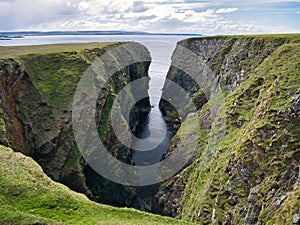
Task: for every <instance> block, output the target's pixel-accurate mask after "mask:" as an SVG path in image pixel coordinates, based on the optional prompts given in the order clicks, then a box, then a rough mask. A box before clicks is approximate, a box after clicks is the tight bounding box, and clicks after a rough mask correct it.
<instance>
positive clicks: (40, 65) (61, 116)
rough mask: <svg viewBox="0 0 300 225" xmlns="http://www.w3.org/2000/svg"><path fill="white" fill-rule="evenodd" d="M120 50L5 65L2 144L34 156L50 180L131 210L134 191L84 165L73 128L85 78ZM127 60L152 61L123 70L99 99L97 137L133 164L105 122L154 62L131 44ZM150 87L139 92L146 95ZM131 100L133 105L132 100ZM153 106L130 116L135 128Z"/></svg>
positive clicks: (145, 103)
mask: <svg viewBox="0 0 300 225" xmlns="http://www.w3.org/2000/svg"><path fill="white" fill-rule="evenodd" d="M116 46H118V44H111V45H107V46H105V47H101V48H93V49H81V50H69V51H60V52H55V53H42V54H26V55H20V56H18V57H17V58H14V59H3V60H1V61H0V90H1V93H0V143H1V144H3V145H5V146H9V147H11V148H13V149H14V150H16V151H20V152H22V153H24V154H25V155H27V156H31V157H32V158H33V159H35V160H36V161H37V162H38V163H39V164H40V165H41V166H42V168H43V170H44V171H45V173H46V174H47V175H49V176H50V177H51V178H52V179H54V180H55V181H59V182H61V183H63V184H66V185H67V186H69V187H70V188H72V189H73V190H75V191H79V192H81V193H85V194H86V195H87V196H89V197H90V198H91V199H93V200H97V201H99V202H103V203H107V204H112V205H121V206H128V205H130V204H132V202H133V201H135V198H136V195H135V192H134V190H133V189H132V188H131V187H127V186H123V185H118V184H115V183H113V182H110V181H108V180H106V179H105V178H103V177H101V176H99V175H98V174H97V173H95V172H94V171H93V169H92V168H90V167H89V166H88V165H87V164H86V162H85V161H84V159H83V158H82V156H81V154H80V152H79V150H78V148H77V146H76V142H75V139H74V136H73V130H72V122H71V120H72V119H71V117H72V100H73V96H74V93H75V89H76V86H77V84H78V82H79V80H80V78H81V76H82V75H83V73H84V72H85V70H86V69H87V68H88V66H89V65H90V64H91V63H92V61H93V60H94V59H95V58H96V57H99V56H101V55H102V54H104V53H106V52H107V51H108V50H109V49H111V48H113V47H116ZM128 54H132V55H133V56H134V57H135V58H136V61H141V60H140V59H142V58H145V55H146V58H148V61H146V62H141V63H135V64H133V65H129V66H127V67H126V68H122V69H121V70H119V71H118V72H117V73H116V74H114V75H113V76H112V77H111V79H110V80H109V81H108V82H107V84H106V85H105V87H104V88H103V89H102V91H101V93H100V95H99V99H98V101H97V107H98V110H102V114H101V115H102V116H101V117H100V118H99V116H97V115H96V119H97V121H98V122H99V126H98V132H99V136H100V137H101V140H102V142H103V143H105V144H106V146H107V149H108V151H109V152H111V153H112V154H114V155H115V157H116V158H118V159H120V160H122V161H124V162H127V163H132V162H131V160H130V153H131V152H130V149H128V148H125V147H122V146H121V145H120V143H118V142H117V141H116V137H115V135H114V133H113V131H112V128H111V126H110V117H109V116H107V115H109V113H110V110H111V107H112V102H113V101H114V98H115V96H116V95H117V93H118V91H119V90H121V89H122V88H123V87H125V85H126V84H128V83H129V82H130V81H134V80H136V79H138V78H142V77H147V76H148V75H147V72H148V67H149V64H150V61H151V58H150V54H149V52H148V51H147V49H146V48H145V47H143V46H142V45H139V44H133V45H132V46H131V48H130V49H128ZM141 54H144V56H143V57H142V55H141ZM115 60H116V61H115V62H113V63H118V61H117V60H118V59H115ZM103 63H104V64H105V63H107V62H103ZM106 66H107V67H109V66H110V65H106ZM147 85H148V84H147V83H145V86H144V87H141V88H142V89H143V90H144V91H145V92H147ZM146 96H147V93H146ZM127 100H128V101H133V102H135V100H134V99H133V98H130V97H129V98H128V99H127ZM149 106H150V103H149V99H148V98H146V99H143V100H142V101H140V102H139V105H137V106H136V108H135V109H134V110H133V113H132V114H131V121H130V123H131V124H130V126H131V127H132V128H134V126H136V121H137V120H138V118H139V115H140V114H141V113H145V112H147V110H149Z"/></svg>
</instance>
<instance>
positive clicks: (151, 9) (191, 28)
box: [0, 0, 300, 34]
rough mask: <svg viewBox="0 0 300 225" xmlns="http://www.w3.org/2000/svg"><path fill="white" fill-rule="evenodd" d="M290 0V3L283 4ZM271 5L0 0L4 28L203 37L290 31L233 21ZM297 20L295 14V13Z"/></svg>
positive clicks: (0, 27) (179, 0)
mask: <svg viewBox="0 0 300 225" xmlns="http://www.w3.org/2000/svg"><path fill="white" fill-rule="evenodd" d="M287 1H290V0H284V1H283V2H287ZM293 2H298V0H297V1H293ZM299 2H300V0H299ZM269 3H279V0H263V1H259V0H252V1H251V2H249V1H245V0H242V1H236V0H220V1H212V0H205V1H198V2H195V1H191V0H189V1H187V0H173V1H166V0H67V1H64V0H42V1H37V0H0V30H10V29H19V30H28V29H31V30H135V31H137V30H141V31H150V32H192V33H204V34H214V33H215V34H218V33H243V32H245V33H257V32H268V31H271V32H272V31H273V32H275V30H285V31H288V30H287V28H285V29H284V28H282V27H278V26H277V25H275V26H276V28H275V26H264V25H263V24H261V23H262V22H261V21H256V22H257V23H255V21H252V22H249V21H240V19H242V18H240V19H239V18H237V19H230V18H232V17H231V14H230V13H233V12H236V11H237V10H244V11H243V12H246V11H245V6H247V7H248V6H255V7H256V6H257V7H259V6H261V4H269ZM271 5H272V4H271ZM269 8H270V7H269ZM293 10H294V12H295V11H296V10H298V9H296V10H295V9H293ZM296 13H297V14H299V10H298V11H296ZM225 14H226V15H225ZM294 16H297V15H295V13H294ZM8 21H9V22H8ZM283 25H284V24H283ZM283 25H282V26H283Z"/></svg>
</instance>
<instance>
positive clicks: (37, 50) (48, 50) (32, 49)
mask: <svg viewBox="0 0 300 225" xmlns="http://www.w3.org/2000/svg"><path fill="white" fill-rule="evenodd" d="M116 44H118V43H116V42H93V43H72V44H50V45H29V46H5V47H1V46H0V59H6V58H19V57H20V56H24V55H28V54H53V53H59V52H72V51H82V50H85V49H93V48H99V49H102V48H104V47H107V46H110V45H116Z"/></svg>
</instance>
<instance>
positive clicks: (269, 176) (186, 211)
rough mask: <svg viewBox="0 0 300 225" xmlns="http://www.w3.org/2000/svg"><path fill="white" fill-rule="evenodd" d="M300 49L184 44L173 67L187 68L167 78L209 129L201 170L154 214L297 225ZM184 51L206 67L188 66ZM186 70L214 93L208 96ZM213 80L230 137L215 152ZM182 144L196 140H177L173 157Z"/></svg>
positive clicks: (255, 43)
mask: <svg viewBox="0 0 300 225" xmlns="http://www.w3.org/2000/svg"><path fill="white" fill-rule="evenodd" d="M298 42H299V35H298V36H297V35H294V36H280V35H278V36H276V35H274V36H266V37H264V36H257V37H250V36H248V37H242V36H241V37H211V38H191V39H187V40H184V41H181V42H179V43H178V46H177V49H176V50H175V52H174V54H173V57H172V64H173V65H176V63H177V61H180V60H184V61H185V62H186V63H185V65H186V68H183V70H182V69H178V68H176V67H171V68H170V70H169V72H168V75H167V78H168V79H170V80H172V81H174V82H176V83H177V84H179V85H180V86H181V87H182V88H184V89H185V90H186V91H187V92H188V93H189V94H190V96H191V98H192V101H193V103H194V104H195V105H196V108H197V110H198V111H197V113H198V115H199V124H200V127H201V129H200V130H199V138H198V141H197V142H198V143H197V147H196V156H195V158H194V159H195V160H194V162H190V164H189V165H187V166H186V167H185V168H183V170H182V171H181V172H180V173H179V174H177V175H176V176H174V177H173V179H170V180H169V181H167V182H165V183H164V184H163V185H162V186H161V188H160V190H159V191H158V193H157V194H156V195H155V196H154V198H153V208H152V210H153V212H155V213H159V214H163V215H169V216H177V217H180V218H182V219H185V220H192V221H197V222H200V223H201V224H211V223H216V224H265V223H267V222H269V223H270V224H274V223H277V224H291V223H292V220H293V216H294V215H298V214H299V210H300V208H299V185H298V182H299V162H300V153H299V149H300V139H299V135H298V133H299V131H300V130H299V128H300V126H299V121H300V118H299V107H298V105H299V101H298V97H299V90H300V83H299V79H298V78H297V77H299V75H300V74H299V68H300V64H299V63H300V55H299V49H300V45H299V43H298ZM182 46H183V47H185V48H187V49H189V50H190V51H192V52H193V53H194V54H196V55H198V56H199V61H200V62H201V63H202V64H203V65H204V66H203V67H202V68H200V69H199V67H197V66H193V64H191V63H188V61H189V60H191V59H190V58H189V56H188V55H187V54H184V51H183V50H182ZM297 49H298V50H297ZM185 69H186V71H190V72H191V73H193V74H196V79H199V80H203V81H204V83H202V85H203V87H207V88H206V89H200V87H199V86H198V85H197V83H196V82H195V81H194V80H192V78H191V77H190V76H188V75H187V74H186V73H185V72H184V70H185ZM207 78H211V79H216V80H218V83H219V86H218V88H219V89H221V90H222V91H223V93H224V99H225V105H226V133H225V137H224V140H223V141H222V144H221V146H220V147H219V148H217V149H216V150H214V151H212V150H211V148H210V147H209V143H208V140H209V134H210V129H211V122H212V121H211V118H210V112H209V111H210V110H209V104H208V103H207V102H208V101H209V100H210V99H209V95H205V94H204V93H207V90H208V89H210V88H211V87H210V84H209V82H206V81H207V80H209V79H207ZM205 82H206V83H205ZM167 88H168V86H167V85H165V87H164V89H167ZM163 96H164V93H163ZM160 109H161V110H162V111H163V112H164V115H165V116H166V117H167V119H168V120H169V121H170V122H169V126H171V127H172V128H174V127H175V128H176V126H174V125H175V122H176V119H177V120H178V119H179V118H177V117H176V116H178V115H177V114H176V113H177V112H176V111H175V109H174V108H172V107H170V105H169V103H168V102H167V101H165V100H161V102H160ZM219 119H221V117H220V118H219ZM188 122H189V121H188V119H186V120H184V119H183V120H182V124H185V123H186V124H188ZM175 132H176V130H175ZM180 140H188V139H187V137H185V136H183V135H180V134H178V135H175V136H174V138H173V140H172V141H171V144H170V148H169V151H168V152H169V153H168V154H172V152H173V151H175V150H176V149H177V148H181V146H180V144H178V143H179V141H180ZM168 154H167V155H168ZM296 196H298V197H296ZM270 221H272V222H270Z"/></svg>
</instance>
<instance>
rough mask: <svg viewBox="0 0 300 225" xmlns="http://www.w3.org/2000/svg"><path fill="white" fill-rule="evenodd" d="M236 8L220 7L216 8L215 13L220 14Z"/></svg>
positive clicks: (230, 11)
mask: <svg viewBox="0 0 300 225" xmlns="http://www.w3.org/2000/svg"><path fill="white" fill-rule="evenodd" d="M237 10H238V8H221V9H217V10H216V13H217V14H221V13H232V12H235V11H237Z"/></svg>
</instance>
